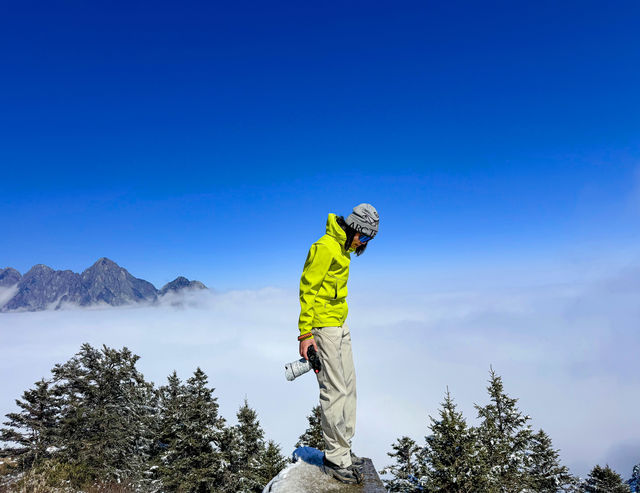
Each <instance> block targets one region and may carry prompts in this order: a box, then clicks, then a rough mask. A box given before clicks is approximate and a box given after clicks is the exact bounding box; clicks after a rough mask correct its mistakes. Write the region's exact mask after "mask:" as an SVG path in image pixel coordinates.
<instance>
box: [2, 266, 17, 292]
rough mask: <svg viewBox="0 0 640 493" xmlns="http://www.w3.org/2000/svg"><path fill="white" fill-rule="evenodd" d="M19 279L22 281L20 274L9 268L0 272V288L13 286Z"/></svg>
mask: <svg viewBox="0 0 640 493" xmlns="http://www.w3.org/2000/svg"><path fill="white" fill-rule="evenodd" d="M20 279H22V276H21V275H20V273H19V272H18V271H17V270H15V269H12V268H11V267H7V268H6V269H2V270H0V287H3V288H4V287H10V286H15V285H16V284H18V283H19V282H20Z"/></svg>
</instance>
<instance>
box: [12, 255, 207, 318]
mask: <svg viewBox="0 0 640 493" xmlns="http://www.w3.org/2000/svg"><path fill="white" fill-rule="evenodd" d="M16 285H17V292H16V294H15V295H14V296H13V297H12V298H11V299H9V300H8V301H7V302H6V303H5V304H4V305H3V306H1V307H0V311H2V312H9V311H38V310H47V309H59V308H61V307H62V306H63V305H65V304H67V303H68V304H74V305H78V306H89V305H94V304H98V303H105V304H107V305H111V306H121V305H128V304H131V303H140V302H155V301H157V300H158V297H159V296H160V297H161V296H163V295H164V294H166V293H168V292H177V291H180V290H182V289H185V288H197V289H206V286H205V285H204V284H202V283H201V282H199V281H189V280H188V279H186V278H184V277H182V276H181V277H178V278H177V279H175V280H174V281H172V282H170V283H168V284H166V285H165V286H164V287H163V288H162V289H161V290H160V291H158V290H157V289H156V288H155V286H154V285H153V284H151V283H150V282H148V281H145V280H144V279H138V278H136V277H133V276H132V275H131V274H130V273H129V272H128V271H127V270H126V269H124V268H123V267H120V266H119V265H118V264H116V263H115V262H113V261H112V260H109V259H108V258H105V257H103V258H101V259H99V260H98V261H97V262H96V263H95V264H93V265H92V266H91V267H89V268H88V269H86V270H85V271H84V272H83V273H82V274H77V273H75V272H72V271H70V270H62V271H61V270H53V269H52V268H51V267H47V266H46V265H43V264H38V265H35V266H33V267H32V268H31V269H30V270H29V272H27V273H26V274H25V275H24V276H21V275H20V273H19V272H18V271H17V270H15V269H12V268H10V267H9V268H6V269H3V270H0V287H3V288H10V287H16Z"/></svg>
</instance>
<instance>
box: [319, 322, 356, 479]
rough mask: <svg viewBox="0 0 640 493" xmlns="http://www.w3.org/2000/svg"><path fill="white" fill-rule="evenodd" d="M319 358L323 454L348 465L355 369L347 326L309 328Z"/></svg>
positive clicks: (352, 418)
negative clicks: (311, 331)
mask: <svg viewBox="0 0 640 493" xmlns="http://www.w3.org/2000/svg"><path fill="white" fill-rule="evenodd" d="M313 335H314V338H315V339H316V343H317V345H318V353H319V356H320V360H321V362H322V370H321V371H320V373H318V374H317V378H318V384H319V386H320V408H321V411H322V412H321V416H322V434H323V438H324V442H325V455H326V457H327V459H328V460H330V461H331V462H333V463H334V464H337V465H339V466H340V467H348V466H350V465H351V456H350V453H349V451H350V449H351V439H352V438H353V434H354V431H355V412H356V391H355V371H354V367H353V356H352V352H351V334H350V333H349V329H348V327H347V326H346V325H345V326H343V327H320V328H315V329H313Z"/></svg>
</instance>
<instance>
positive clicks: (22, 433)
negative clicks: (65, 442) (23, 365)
mask: <svg viewBox="0 0 640 493" xmlns="http://www.w3.org/2000/svg"><path fill="white" fill-rule="evenodd" d="M16 404H17V405H18V407H19V408H20V409H21V410H20V411H19V412H17V413H9V414H7V415H6V416H7V418H8V421H5V423H4V424H5V426H6V428H2V429H1V430H0V441H1V442H5V443H7V444H13V445H6V446H5V447H3V448H2V449H0V457H10V458H11V459H12V461H13V462H15V464H16V468H17V470H18V471H25V470H27V469H29V468H31V467H33V466H34V465H38V463H39V462H40V461H42V460H44V459H46V458H48V457H50V455H51V452H52V450H51V449H50V447H53V446H54V445H55V443H56V437H55V434H56V431H57V427H58V419H59V411H60V406H59V403H58V400H57V399H56V398H55V397H54V395H53V393H52V391H51V388H50V382H49V381H47V380H45V379H44V378H43V379H42V380H40V381H38V382H36V383H35V388H33V389H29V390H25V391H24V393H23V394H22V399H17V400H16Z"/></svg>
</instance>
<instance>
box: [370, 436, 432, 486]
mask: <svg viewBox="0 0 640 493" xmlns="http://www.w3.org/2000/svg"><path fill="white" fill-rule="evenodd" d="M391 448H393V452H387V455H388V456H389V457H391V458H392V459H393V460H394V463H393V464H392V465H390V466H388V467H385V468H384V469H382V471H380V472H381V473H382V474H391V475H392V476H393V478H392V479H385V480H383V483H384V485H385V487H386V488H387V490H388V491H391V492H398V491H402V492H414V491H424V490H425V488H424V482H425V481H424V480H425V479H426V478H424V471H422V470H421V468H420V467H419V465H418V463H417V456H418V454H419V453H420V451H421V449H420V447H418V445H416V442H415V441H413V440H412V439H411V438H409V437H406V436H404V437H402V438H399V439H398V440H397V441H396V443H394V444H392V445H391ZM421 479H422V481H421Z"/></svg>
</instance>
